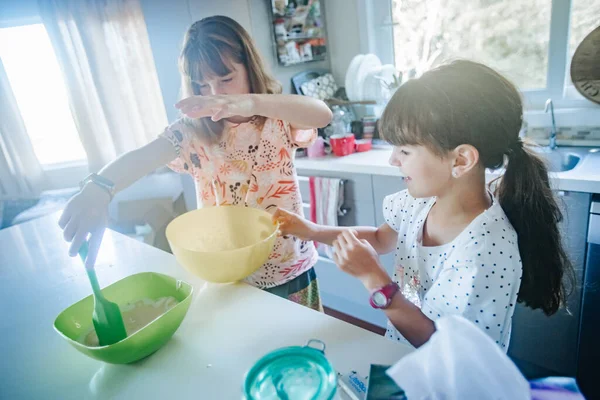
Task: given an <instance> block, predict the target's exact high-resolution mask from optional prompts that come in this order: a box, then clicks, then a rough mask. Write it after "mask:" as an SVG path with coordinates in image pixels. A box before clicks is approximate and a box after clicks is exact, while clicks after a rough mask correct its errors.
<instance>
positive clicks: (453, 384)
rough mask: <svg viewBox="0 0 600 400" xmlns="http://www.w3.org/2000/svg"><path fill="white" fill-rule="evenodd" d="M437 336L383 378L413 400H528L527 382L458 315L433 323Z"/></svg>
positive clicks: (474, 328)
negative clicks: (387, 378) (396, 385)
mask: <svg viewBox="0 0 600 400" xmlns="http://www.w3.org/2000/svg"><path fill="white" fill-rule="evenodd" d="M435 325H436V329H437V331H436V332H435V333H434V334H433V335H432V336H431V339H429V341H428V342H427V343H425V344H424V345H423V346H421V347H420V348H419V349H418V350H417V351H415V352H412V353H410V354H409V355H407V356H405V357H403V358H402V359H401V360H400V361H398V362H397V363H396V364H395V365H394V366H392V367H391V368H389V369H388V370H387V374H388V375H389V376H390V377H391V378H392V379H393V380H394V381H395V382H396V384H398V386H400V387H401V388H402V389H403V390H404V392H405V394H406V398H407V399H411V400H435V399H443V400H455V399H456V400H458V399H460V400H464V399H477V400H487V399H493V400H529V399H530V390H529V383H528V382H527V380H526V379H525V378H524V377H523V375H522V374H521V373H520V372H519V369H518V368H517V367H516V366H515V365H514V364H513V362H512V361H511V360H510V359H509V358H508V356H507V355H506V354H504V353H503V352H502V350H500V348H499V347H498V346H496V345H495V344H494V341H493V340H491V339H490V337H489V336H487V335H484V334H483V333H482V332H481V330H480V329H477V328H476V327H475V325H474V324H473V323H471V322H470V321H468V320H466V319H465V318H463V317H460V316H448V317H444V318H441V319H439V320H437V321H436V324H435Z"/></svg>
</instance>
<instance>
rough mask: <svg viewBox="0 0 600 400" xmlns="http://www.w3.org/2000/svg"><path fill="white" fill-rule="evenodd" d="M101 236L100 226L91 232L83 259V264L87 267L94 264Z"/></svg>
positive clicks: (102, 234) (101, 229) (102, 233)
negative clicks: (85, 256) (85, 255)
mask: <svg viewBox="0 0 600 400" xmlns="http://www.w3.org/2000/svg"><path fill="white" fill-rule="evenodd" d="M103 236H104V228H100V229H98V230H96V231H94V232H93V233H92V234H91V236H90V243H89V250H88V255H87V258H86V259H85V266H86V267H87V268H93V267H94V265H95V264H96V257H98V251H99V250H100V244H101V243H102V237H103Z"/></svg>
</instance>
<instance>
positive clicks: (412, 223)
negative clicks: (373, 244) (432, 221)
mask: <svg viewBox="0 0 600 400" xmlns="http://www.w3.org/2000/svg"><path fill="white" fill-rule="evenodd" d="M435 201H436V199H435V198H429V199H415V198H413V197H412V196H410V195H409V193H408V191H402V192H398V193H395V194H392V195H390V196H388V197H386V198H385V200H384V203H383V209H384V211H383V213H384V217H385V221H386V222H387V224H388V225H389V226H390V227H391V228H393V229H394V230H396V231H397V232H398V243H397V246H396V254H395V271H394V280H395V281H396V282H397V283H398V284H399V285H400V288H401V290H402V293H403V294H404V296H405V297H406V298H407V299H409V300H410V301H411V302H413V303H414V304H416V305H417V306H418V307H420V308H421V311H422V312H423V313H424V314H425V315H426V316H427V317H429V318H430V319H432V320H436V319H438V318H441V317H443V316H446V315H453V314H455V315H462V316H464V317H465V318H467V319H469V320H470V321H471V322H473V323H475V325H476V326H478V327H479V328H480V329H482V330H483V331H484V332H485V333H487V334H488V335H489V336H490V337H491V338H492V339H493V340H494V341H495V342H496V343H497V344H498V345H499V346H500V347H501V348H502V349H503V350H504V351H505V352H506V351H508V343H509V340H510V330H511V319H512V315H513V312H514V308H515V305H516V302H517V294H518V292H519V286H520V283H521V275H522V266H521V257H520V255H519V247H518V244H517V234H516V232H515V230H514V229H513V227H512V226H511V224H510V222H509V221H508V218H507V217H506V214H505V213H504V211H503V210H502V207H500V204H498V202H497V201H496V199H493V203H492V206H491V207H490V208H489V209H487V210H486V211H484V212H483V213H481V214H480V215H479V216H477V217H476V218H475V219H474V220H473V221H472V222H471V223H470V224H469V226H467V227H466V228H465V229H464V230H463V231H462V232H461V233H460V234H459V235H458V236H457V237H456V238H455V239H454V240H453V241H452V242H450V243H448V244H445V245H443V246H438V247H425V246H423V245H422V234H423V225H424V222H425V220H426V219H427V215H428V214H429V211H430V210H431V207H433V205H434V204H435ZM386 337H388V338H390V339H394V340H400V341H403V340H404V338H403V337H402V335H400V333H399V332H398V331H397V330H396V329H395V328H394V327H393V326H391V324H388V331H387V333H386Z"/></svg>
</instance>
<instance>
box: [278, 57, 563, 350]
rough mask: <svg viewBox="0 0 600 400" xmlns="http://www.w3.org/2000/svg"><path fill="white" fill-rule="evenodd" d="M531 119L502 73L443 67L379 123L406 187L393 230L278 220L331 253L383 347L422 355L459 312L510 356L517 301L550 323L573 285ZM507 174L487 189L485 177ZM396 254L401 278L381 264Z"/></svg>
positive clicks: (404, 89) (389, 224)
mask: <svg viewBox="0 0 600 400" xmlns="http://www.w3.org/2000/svg"><path fill="white" fill-rule="evenodd" d="M522 117H523V107H522V103H521V98H520V95H519V92H518V91H517V89H516V88H515V87H514V85H512V84H511V83H510V82H509V81H507V80H506V79H505V78H504V77H502V76H501V75H499V74H498V73H497V72H495V71H494V70H492V69H490V68H488V67H486V66H484V65H482V64H478V63H475V62H471V61H454V62H452V63H450V64H446V65H443V66H440V67H438V68H436V69H433V70H431V71H428V72H426V73H424V74H423V75H422V76H421V77H420V78H418V79H413V80H410V81H409V82H407V83H406V84H404V85H403V86H401V87H400V88H399V89H398V90H397V91H396V93H395V94H394V96H393V97H392V99H391V100H390V102H389V103H388V105H387V107H386V109H385V111H384V113H383V115H382V117H381V119H380V121H379V131H380V134H381V135H382V137H384V138H385V139H386V140H387V141H388V142H389V143H390V144H392V145H393V146H394V147H393V151H392V155H391V158H390V164H392V165H394V166H397V167H398V168H399V169H400V171H401V173H402V175H403V176H404V181H405V182H406V185H407V190H404V191H402V192H399V193H395V194H392V195H389V196H387V197H386V198H385V200H384V204H383V213H384V217H385V224H383V225H382V226H380V227H378V228H372V227H353V228H345V227H328V226H321V225H317V224H314V223H312V222H310V221H306V220H304V219H302V218H300V217H299V216H297V215H294V214H291V213H289V212H286V211H284V210H278V212H277V213H276V214H275V218H276V219H277V220H278V221H279V222H280V224H281V230H282V232H283V233H284V234H292V235H295V236H298V237H300V238H303V239H305V240H317V241H320V242H322V243H327V244H331V245H332V246H333V248H334V253H335V254H334V261H335V262H336V264H337V265H338V266H339V267H340V268H341V269H342V270H343V271H345V272H347V273H349V274H351V275H353V276H355V277H356V278H358V279H360V280H361V281H362V283H363V284H364V286H365V288H366V289H367V290H369V291H370V292H371V293H372V295H371V305H373V306H374V307H377V308H381V309H383V310H384V312H385V313H386V315H387V317H388V319H389V323H388V330H387V333H386V337H388V338H390V339H393V340H397V341H404V340H407V341H408V342H410V343H411V344H412V345H414V346H417V347H418V346H420V345H421V344H423V343H425V342H426V341H427V340H428V339H429V337H431V335H432V334H433V333H434V332H435V321H436V320H437V319H439V318H441V317H443V316H445V315H451V314H459V315H462V316H464V317H465V318H467V319H469V320H471V321H472V322H473V323H474V324H475V325H476V326H478V327H479V328H481V329H482V330H483V331H484V332H486V333H487V334H488V335H490V337H492V338H493V339H494V341H495V342H496V343H497V344H498V345H499V346H500V347H501V348H502V349H503V350H504V351H507V350H508V345H509V340H510V331H511V319H512V315H513V313H514V309H515V305H516V304H517V302H522V303H524V304H525V305H527V306H530V307H531V308H534V309H537V308H539V309H541V310H542V311H543V312H544V313H546V314H547V315H551V314H553V313H555V312H556V311H557V310H558V309H559V307H560V306H561V305H562V304H563V303H564V302H565V297H566V294H565V292H566V290H565V286H568V283H569V281H572V277H573V268H572V265H571V264H570V262H569V260H568V258H567V256H566V253H565V250H564V248H563V245H562V243H561V241H560V237H559V234H558V223H559V222H560V220H561V218H562V215H561V212H560V209H559V208H558V205H557V203H556V201H555V199H554V197H553V195H552V191H551V189H550V185H549V179H548V170H547V168H546V166H545V164H544V163H543V161H542V160H541V159H540V158H539V157H538V156H536V155H535V153H534V152H533V151H532V150H531V149H530V145H529V144H526V143H524V142H522V141H521V138H520V137H519V131H520V128H521V124H522ZM500 168H504V174H503V176H502V177H500V178H498V179H497V180H496V181H494V182H492V183H491V184H489V185H488V184H486V169H494V170H497V169H500ZM390 252H394V254H395V268H394V274H393V276H392V277H390V276H389V275H388V274H387V273H386V271H385V270H384V268H383V267H382V266H381V263H380V261H379V258H378V255H379V254H386V253H390ZM563 281H565V282H566V283H563Z"/></svg>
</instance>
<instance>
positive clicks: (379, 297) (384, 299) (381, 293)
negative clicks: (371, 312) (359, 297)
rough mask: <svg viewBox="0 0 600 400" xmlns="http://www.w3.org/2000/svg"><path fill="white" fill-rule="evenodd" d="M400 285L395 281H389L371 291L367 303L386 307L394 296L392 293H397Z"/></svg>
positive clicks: (375, 306) (376, 306)
mask: <svg viewBox="0 0 600 400" xmlns="http://www.w3.org/2000/svg"><path fill="white" fill-rule="evenodd" d="M399 290H400V286H398V284H397V283H396V282H392V283H389V284H387V285H385V286H384V287H382V288H380V289H377V290H375V291H374V292H373V293H371V298H370V299H369V303H371V307H373V308H388V307H389V306H390V304H391V302H392V299H393V298H394V295H395V294H396V293H398V291H399Z"/></svg>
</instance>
